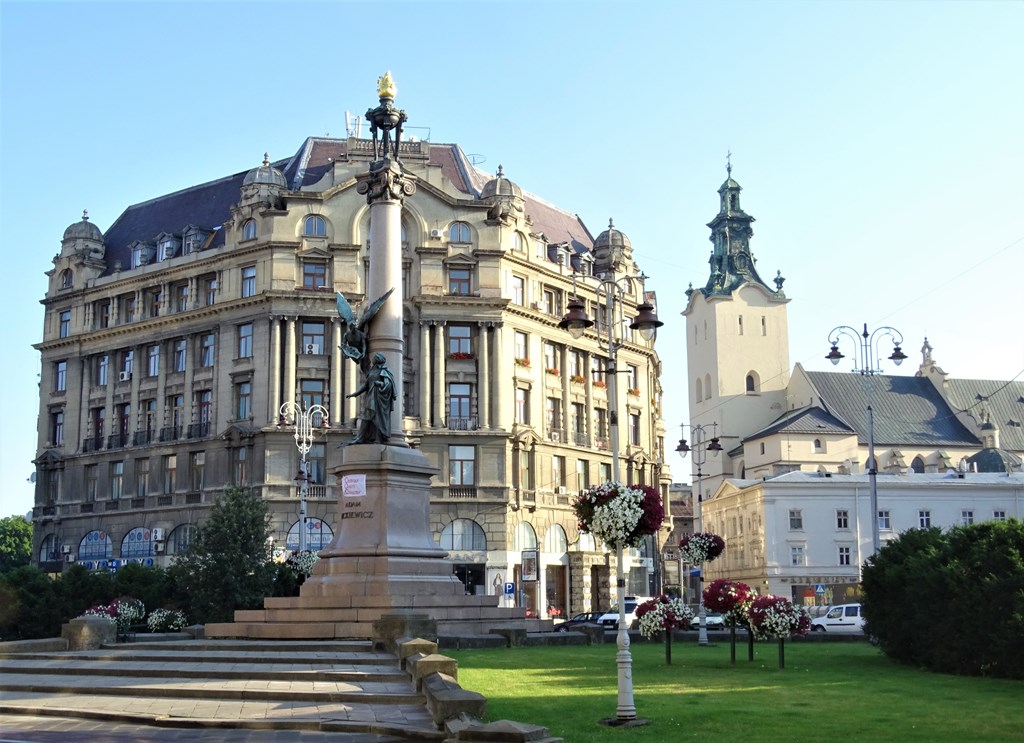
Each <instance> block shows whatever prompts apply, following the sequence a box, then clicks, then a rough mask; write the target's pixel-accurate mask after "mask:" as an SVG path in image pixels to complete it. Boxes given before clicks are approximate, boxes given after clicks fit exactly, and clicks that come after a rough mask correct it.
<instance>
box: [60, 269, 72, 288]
mask: <svg viewBox="0 0 1024 743" xmlns="http://www.w3.org/2000/svg"><path fill="white" fill-rule="evenodd" d="M74 284H75V275H74V274H73V273H71V269H70V268H66V269H64V270H63V271H61V272H60V288H61V289H70V288H71V287H72V286H74Z"/></svg>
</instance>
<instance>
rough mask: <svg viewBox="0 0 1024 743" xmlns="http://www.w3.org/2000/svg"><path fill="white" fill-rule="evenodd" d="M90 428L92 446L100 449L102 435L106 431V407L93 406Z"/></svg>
mask: <svg viewBox="0 0 1024 743" xmlns="http://www.w3.org/2000/svg"><path fill="white" fill-rule="evenodd" d="M91 419H92V420H91V423H92V425H91V426H90V428H91V429H92V437H93V441H92V444H93V448H94V449H100V448H102V446H103V435H104V433H105V432H106V425H107V410H106V408H102V407H99V408H93V409H92V415H91Z"/></svg>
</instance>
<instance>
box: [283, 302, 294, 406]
mask: <svg viewBox="0 0 1024 743" xmlns="http://www.w3.org/2000/svg"><path fill="white" fill-rule="evenodd" d="M297 320H298V318H297V317H287V318H285V322H286V323H287V326H286V331H285V341H284V390H283V395H282V396H283V397H284V401H285V402H288V401H289V400H295V323H296V321H297Z"/></svg>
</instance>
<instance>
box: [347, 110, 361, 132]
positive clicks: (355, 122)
mask: <svg viewBox="0 0 1024 743" xmlns="http://www.w3.org/2000/svg"><path fill="white" fill-rule="evenodd" d="M362 128H363V119H362V117H360V116H358V115H357V114H353V113H349V112H348V111H346V112H345V131H346V132H348V136H350V137H358V136H359V134H360V132H361V131H362Z"/></svg>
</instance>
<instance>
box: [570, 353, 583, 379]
mask: <svg viewBox="0 0 1024 743" xmlns="http://www.w3.org/2000/svg"><path fill="white" fill-rule="evenodd" d="M586 371H587V370H586V369H584V368H583V354H582V353H580V352H579V351H569V376H570V377H572V378H573V380H575V381H579V379H581V378H582V377H583V376H584V374H585V373H586Z"/></svg>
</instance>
